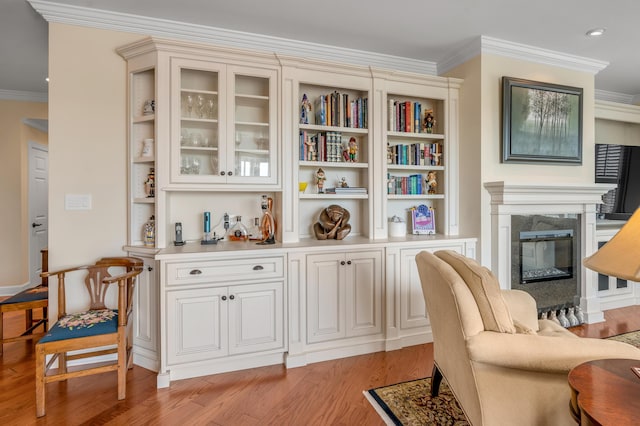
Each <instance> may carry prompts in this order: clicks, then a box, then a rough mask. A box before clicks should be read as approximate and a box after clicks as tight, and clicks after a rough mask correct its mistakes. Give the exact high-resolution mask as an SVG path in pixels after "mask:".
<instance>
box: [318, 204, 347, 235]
mask: <svg viewBox="0 0 640 426" xmlns="http://www.w3.org/2000/svg"><path fill="white" fill-rule="evenodd" d="M350 217H351V215H350V214H349V211H348V210H347V209H345V208H343V207H340V206H338V205H336V204H332V205H330V206H329V207H327V208H325V209H323V210H322V211H321V212H320V217H319V219H318V222H316V223H315V224H314V225H313V231H314V232H315V234H316V238H317V239H319V240H333V239H335V240H342V239H343V238H344V237H346V236H347V235H349V232H351V225H349V218H350Z"/></svg>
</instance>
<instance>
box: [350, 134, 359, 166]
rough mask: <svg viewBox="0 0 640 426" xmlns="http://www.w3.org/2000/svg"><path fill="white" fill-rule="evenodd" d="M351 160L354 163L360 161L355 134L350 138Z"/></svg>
mask: <svg viewBox="0 0 640 426" xmlns="http://www.w3.org/2000/svg"><path fill="white" fill-rule="evenodd" d="M349 161H350V162H352V163H355V162H357V161H358V141H356V138H354V137H353V136H352V137H351V139H349Z"/></svg>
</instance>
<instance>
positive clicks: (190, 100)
mask: <svg viewBox="0 0 640 426" xmlns="http://www.w3.org/2000/svg"><path fill="white" fill-rule="evenodd" d="M192 109H193V96H191V95H187V112H188V113H189V117H191V110H192Z"/></svg>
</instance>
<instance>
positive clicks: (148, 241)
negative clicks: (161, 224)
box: [142, 216, 156, 247]
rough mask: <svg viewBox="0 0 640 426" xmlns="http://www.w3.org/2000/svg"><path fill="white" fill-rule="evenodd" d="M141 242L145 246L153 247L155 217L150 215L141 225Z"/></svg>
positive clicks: (154, 241)
mask: <svg viewBox="0 0 640 426" xmlns="http://www.w3.org/2000/svg"><path fill="white" fill-rule="evenodd" d="M142 243H143V244H144V245H145V246H146V247H154V246H155V245H156V217H155V216H151V217H150V218H149V220H148V221H147V222H145V224H144V225H142Z"/></svg>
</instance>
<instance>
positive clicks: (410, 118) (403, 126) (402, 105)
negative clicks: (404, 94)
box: [388, 99, 433, 133]
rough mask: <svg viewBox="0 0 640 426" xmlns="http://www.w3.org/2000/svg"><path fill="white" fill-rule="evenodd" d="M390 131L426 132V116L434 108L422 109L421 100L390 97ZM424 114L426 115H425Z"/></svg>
mask: <svg viewBox="0 0 640 426" xmlns="http://www.w3.org/2000/svg"><path fill="white" fill-rule="evenodd" d="M388 102H389V110H388V115H389V131H390V132H407V133H426V130H425V122H424V120H425V117H426V114H427V112H431V113H433V111H432V110H430V109H427V108H426V107H425V109H424V110H423V109H422V104H421V103H420V102H413V101H396V100H394V99H389V100H388ZM423 115H424V116H425V117H423Z"/></svg>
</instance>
